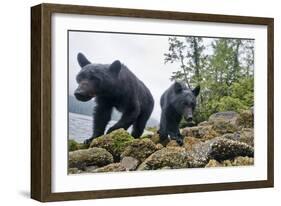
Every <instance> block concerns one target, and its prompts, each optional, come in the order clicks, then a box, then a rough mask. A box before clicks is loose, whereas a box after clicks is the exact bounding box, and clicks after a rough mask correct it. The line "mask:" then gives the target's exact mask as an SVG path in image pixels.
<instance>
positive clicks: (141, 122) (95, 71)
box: [74, 53, 154, 144]
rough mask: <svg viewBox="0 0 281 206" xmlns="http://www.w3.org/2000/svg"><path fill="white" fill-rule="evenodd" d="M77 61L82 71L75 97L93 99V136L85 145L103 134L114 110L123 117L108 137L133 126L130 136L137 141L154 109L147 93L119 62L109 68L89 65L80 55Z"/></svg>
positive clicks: (109, 65)
mask: <svg viewBox="0 0 281 206" xmlns="http://www.w3.org/2000/svg"><path fill="white" fill-rule="evenodd" d="M77 60H78V63H79V65H80V66H81V71H80V72H79V73H78V74H77V76H76V80H77V83H78V84H79V86H78V88H77V89H76V90H75V92H74V95H75V97H76V98H77V99H78V100H80V101H89V100H90V99H92V98H94V97H95V102H96V106H95V109H94V114H93V119H94V121H93V135H92V137H91V138H90V139H87V140H86V141H85V142H84V143H85V144H88V143H90V142H91V140H92V139H93V138H96V137H98V136H101V135H103V134H104V131H105V128H106V126H107V124H108V122H109V121H110V119H111V113H112V110H113V108H116V109H117V110H118V111H119V112H121V113H122V116H121V119H120V120H119V121H118V122H117V123H115V124H114V125H113V126H112V127H110V128H109V129H108V130H107V133H110V132H112V131H113V130H116V129H119V128H124V129H125V130H127V129H128V128H129V127H130V126H131V125H133V130H132V136H133V137H135V138H138V137H140V136H141V135H142V133H143V131H144V128H145V125H146V122H147V120H148V119H149V117H150V115H151V112H152V110H153V106H154V100H153V97H152V95H151V93H150V91H149V89H148V88H147V87H146V86H145V85H144V83H143V82H142V81H140V80H139V79H138V78H137V77H136V76H135V75H134V74H133V73H132V72H131V71H130V70H129V69H128V68H127V67H126V66H125V65H123V64H121V63H120V61H119V60H116V61H114V62H113V63H112V64H92V63H91V62H90V61H89V60H88V59H87V58H86V57H85V56H84V55H83V54H82V53H79V54H78V56H77Z"/></svg>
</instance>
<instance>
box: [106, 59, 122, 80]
mask: <svg viewBox="0 0 281 206" xmlns="http://www.w3.org/2000/svg"><path fill="white" fill-rule="evenodd" d="M120 70H121V62H120V61H119V60H116V61H114V62H113V63H112V64H111V65H110V66H109V71H110V72H112V73H113V74H114V75H116V76H117V75H118V74H119V72H120Z"/></svg>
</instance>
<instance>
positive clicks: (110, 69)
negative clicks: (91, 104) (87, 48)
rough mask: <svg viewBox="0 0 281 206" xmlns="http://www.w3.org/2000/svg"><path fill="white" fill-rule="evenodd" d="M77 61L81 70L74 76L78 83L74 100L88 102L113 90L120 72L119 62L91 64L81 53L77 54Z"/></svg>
mask: <svg viewBox="0 0 281 206" xmlns="http://www.w3.org/2000/svg"><path fill="white" fill-rule="evenodd" d="M77 60H78V63H79V65H80V67H81V70H80V72H79V73H78V74H77V76H76V81H77V83H78V88H77V89H76V90H75V91H74V95H75V97H76V99H78V100H80V101H83V102H85V101H89V100H90V99H92V98H94V97H95V96H97V95H104V94H108V93H109V92H110V91H111V90H112V88H114V84H115V82H116V79H117V77H118V74H119V72H120V70H121V63H120V61H119V60H116V61H114V62H113V63H112V64H110V65H105V64H92V63H91V62H90V61H89V60H88V59H87V58H86V57H85V56H84V55H83V54H82V53H78V55H77Z"/></svg>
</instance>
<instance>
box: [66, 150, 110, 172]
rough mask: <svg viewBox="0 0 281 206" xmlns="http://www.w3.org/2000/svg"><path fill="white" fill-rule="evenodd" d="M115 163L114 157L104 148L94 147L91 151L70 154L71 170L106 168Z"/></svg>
mask: <svg viewBox="0 0 281 206" xmlns="http://www.w3.org/2000/svg"><path fill="white" fill-rule="evenodd" d="M112 162H113V157H112V155H111V154H110V153H109V152H108V151H106V150H105V149H103V148H97V147H93V148H90V149H83V150H76V151H73V152H69V159H68V163H69V165H68V166H69V168H73V167H75V168H78V169H82V170H84V169H85V167H87V166H92V165H97V166H104V165H107V164H109V163H112Z"/></svg>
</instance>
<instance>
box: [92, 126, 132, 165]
mask: <svg viewBox="0 0 281 206" xmlns="http://www.w3.org/2000/svg"><path fill="white" fill-rule="evenodd" d="M133 140H134V138H133V137H132V136H131V135H130V134H129V133H128V132H127V131H126V130H124V129H118V130H115V131H113V132H111V133H110V134H106V135H103V136H100V137H98V138H95V139H94V140H93V141H92V142H91V144H90V147H99V148H104V149H106V150H107V151H109V152H110V153H111V154H112V155H113V157H114V160H115V161H119V160H120V155H121V153H122V152H123V151H124V150H125V148H126V147H127V146H128V145H129V144H130V143H131V142H132V141H133Z"/></svg>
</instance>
